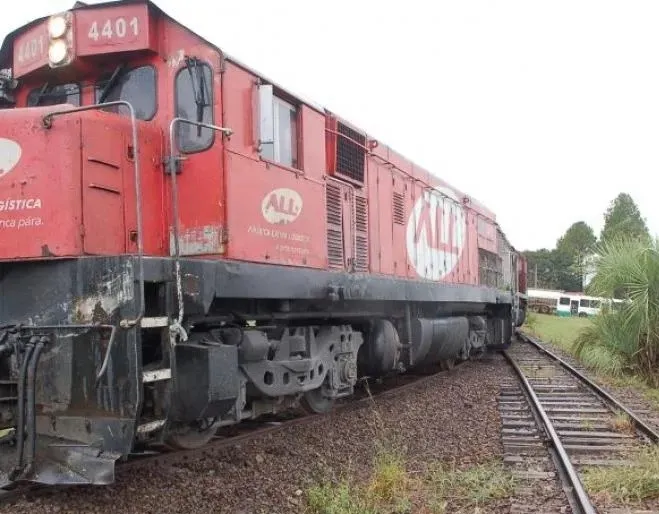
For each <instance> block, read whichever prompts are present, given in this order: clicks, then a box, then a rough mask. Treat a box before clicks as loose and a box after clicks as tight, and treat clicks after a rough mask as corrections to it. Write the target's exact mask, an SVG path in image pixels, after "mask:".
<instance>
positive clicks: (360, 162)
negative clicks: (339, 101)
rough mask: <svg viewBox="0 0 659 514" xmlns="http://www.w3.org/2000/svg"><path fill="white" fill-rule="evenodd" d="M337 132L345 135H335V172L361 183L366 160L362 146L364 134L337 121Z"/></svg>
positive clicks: (364, 140) (364, 141) (364, 138)
mask: <svg viewBox="0 0 659 514" xmlns="http://www.w3.org/2000/svg"><path fill="white" fill-rule="evenodd" d="M337 132H338V133H339V134H342V135H343V136H346V137H342V136H338V137H337V142H336V173H338V174H341V175H343V176H345V177H347V178H349V179H352V180H355V181H357V182H359V183H363V182H364V163H365V161H366V150H365V149H364V148H363V147H364V146H366V136H364V135H362V134H360V133H359V132H357V131H356V130H353V129H351V128H350V127H348V126H346V125H344V124H343V123H338V127H337ZM348 138H349V139H348ZM355 142H357V143H359V144H355ZM360 145H361V146H360Z"/></svg>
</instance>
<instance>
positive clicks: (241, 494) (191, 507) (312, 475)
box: [0, 354, 566, 514]
mask: <svg viewBox="0 0 659 514" xmlns="http://www.w3.org/2000/svg"><path fill="white" fill-rule="evenodd" d="M506 380H507V381H508V382H510V380H514V373H513V371H512V370H511V369H510V368H509V367H508V365H507V364H506V362H505V360H504V359H503V357H502V356H501V355H498V354H492V355H488V356H486V357H485V358H483V360H481V361H477V362H467V363H464V364H462V365H460V366H458V367H456V368H455V369H453V370H451V371H450V372H448V373H442V374H440V375H438V376H435V377H432V378H430V379H429V380H425V381H423V382H422V383H419V384H417V385H416V386H414V387H412V388H410V389H407V390H405V391H402V392H401V393H400V394H397V395H394V396H390V397H386V398H376V399H375V408H373V404H369V403H366V404H365V405H364V407H363V408H359V409H357V410H347V411H338V412H336V413H333V414H329V415H326V416H324V417H323V418H322V419H321V420H319V421H318V422H316V423H314V424H311V425H309V424H307V425H299V426H292V427H290V428H286V429H284V430H283V431H280V432H276V433H272V434H267V435H262V436H259V437H258V438H256V439H252V440H249V441H248V442H243V443H242V444H237V445H234V446H232V447H229V448H224V449H222V450H219V451H217V452H213V454H211V455H209V456H207V457H203V458H200V459H198V460H195V461H192V462H187V463H182V464H179V463H177V464H173V465H168V466H162V465H161V466H158V467H154V466H150V467H148V468H144V469H141V468H140V469H139V471H137V472H135V470H133V471H132V472H131V473H130V474H128V473H126V474H122V473H121V472H118V476H117V480H116V483H115V484H114V485H112V486H108V487H97V488H92V487H90V488H85V489H72V490H66V491H61V492H58V493H56V494H55V495H48V496H46V497H41V498H36V499H33V500H31V501H30V500H26V499H21V500H19V501H17V502H14V503H13V504H10V505H2V506H0V513H3V512H7V513H9V512H11V513H12V514H19V513H30V514H37V513H41V512H126V513H128V512H142V513H148V512H154V513H155V512H158V513H161V512H176V513H181V512H230V513H235V514H248V513H249V514H252V513H279V512H282V513H284V512H304V511H305V494H306V491H307V490H308V489H309V487H310V486H311V485H312V484H315V483H318V482H319V481H320V480H323V479H325V478H327V477H328V476H336V477H341V476H350V477H353V478H355V479H357V480H359V479H366V478H367V477H368V475H369V473H370V471H371V470H372V461H371V459H372V457H373V455H374V446H375V445H374V441H376V440H377V439H378V438H379V437H380V435H381V434H382V433H389V434H391V433H393V434H395V436H396V440H397V441H399V442H401V443H402V445H403V446H402V449H403V451H404V454H405V457H406V461H407V466H408V470H409V472H410V473H411V474H413V475H416V476H419V475H420V474H423V473H424V471H425V470H426V469H427V467H428V466H429V465H431V464H433V463H435V462H437V461H446V462H450V461H453V460H455V462H456V463H457V464H458V465H459V466H460V467H461V468H465V467H469V466H471V465H476V464H479V463H483V462H486V461H489V460H491V459H492V458H498V459H499V460H502V459H503V455H502V444H501V419H500V415H499V411H498V404H497V396H498V394H499V388H500V385H501V384H502V383H503V381H506ZM522 487H523V484H522ZM560 494H561V493H560V486H559V485H558V484H555V486H554V487H549V488H548V489H547V490H542V489H540V490H536V491H535V494H534V495H524V500H523V503H524V504H525V505H524V507H525V509H524V510H526V509H530V510H528V512H532V511H534V509H533V504H534V503H536V502H537V505H538V507H539V508H540V510H542V507H540V506H543V505H544V506H545V507H546V506H547V499H548V498H551V501H550V504H552V505H556V502H557V499H558V498H559V497H560ZM558 501H559V502H560V500H558ZM514 503H518V502H514ZM518 504H519V503H518ZM510 508H511V501H510V500H497V501H496V502H494V503H492V504H490V505H488V506H487V507H486V508H485V509H484V510H483V512H510ZM514 510H517V509H514ZM561 510H562V511H563V512H565V511H566V510H565V509H561ZM536 511H538V510H536ZM413 512H427V511H425V510H424V511H421V510H413ZM559 512H560V510H559Z"/></svg>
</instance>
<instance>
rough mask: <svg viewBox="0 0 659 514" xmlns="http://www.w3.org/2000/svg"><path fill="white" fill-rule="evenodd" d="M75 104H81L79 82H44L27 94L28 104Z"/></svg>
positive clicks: (31, 105) (33, 105)
mask: <svg viewBox="0 0 659 514" xmlns="http://www.w3.org/2000/svg"><path fill="white" fill-rule="evenodd" d="M58 104H73V105H75V106H76V107H78V106H79V105H80V86H79V85H78V84H57V85H52V86H51V85H49V84H47V83H46V84H44V85H43V86H41V87H38V88H35V89H33V90H32V91H30V92H29V93H28V95H27V106H28V107H36V106H38V105H58Z"/></svg>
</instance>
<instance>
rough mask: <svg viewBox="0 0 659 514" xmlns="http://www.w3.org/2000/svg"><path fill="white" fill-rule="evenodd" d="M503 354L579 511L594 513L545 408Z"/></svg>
mask: <svg viewBox="0 0 659 514" xmlns="http://www.w3.org/2000/svg"><path fill="white" fill-rule="evenodd" d="M503 355H504V357H505V358H506V360H507V361H508V362H509V363H510V365H511V366H512V368H513V369H514V370H515V373H517V375H518V376H519V379H520V381H521V383H522V385H523V387H524V391H525V392H526V394H527V395H528V397H529V400H530V404H531V407H532V408H533V409H534V410H535V411H536V413H537V414H538V416H539V417H540V419H541V420H542V424H543V426H544V429H545V432H546V433H547V435H548V436H549V439H550V440H551V443H552V445H553V447H554V449H555V450H556V453H557V454H558V461H559V463H560V465H561V467H562V468H563V471H564V472H565V475H566V476H567V481H568V482H569V484H570V486H571V487H572V492H573V494H574V498H575V500H576V504H577V507H578V508H579V509H580V512H582V513H584V514H596V513H597V511H596V510H595V507H594V505H593V504H592V502H591V501H590V498H589V497H588V494H586V491H585V489H584V487H583V484H582V483H581V480H580V479H579V475H578V473H577V471H576V470H575V469H574V466H572V462H571V461H570V458H569V457H568V454H567V452H566V451H565V447H564V446H563V443H562V442H561V440H560V438H559V437H558V434H557V433H556V430H555V429H554V425H553V423H552V422H551V420H550V419H549V416H547V413H546V411H545V409H544V408H543V407H542V404H541V403H540V400H539V399H538V397H537V395H536V394H535V391H534V390H533V386H532V385H531V383H530V382H529V381H528V379H527V378H526V375H524V372H523V371H522V370H521V369H520V367H519V366H518V365H517V363H516V362H515V360H514V359H513V358H512V357H511V356H510V355H509V354H508V352H507V351H505V350H504V351H503Z"/></svg>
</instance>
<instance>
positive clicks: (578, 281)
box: [523, 193, 650, 291]
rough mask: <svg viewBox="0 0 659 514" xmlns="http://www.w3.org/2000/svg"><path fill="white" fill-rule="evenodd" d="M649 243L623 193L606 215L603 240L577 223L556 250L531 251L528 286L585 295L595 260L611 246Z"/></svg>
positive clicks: (639, 218)
mask: <svg viewBox="0 0 659 514" xmlns="http://www.w3.org/2000/svg"><path fill="white" fill-rule="evenodd" d="M623 239H624V240H629V239H631V240H637V241H638V240H649V239H650V233H649V231H648V227H647V223H646V220H645V218H643V217H642V216H641V213H640V211H639V209H638V206H637V205H636V203H635V202H634V200H633V199H632V197H631V196H630V195H629V194H627V193H620V194H619V195H618V196H617V197H616V198H614V199H613V201H611V203H610V205H609V207H608V209H607V210H606V212H605V213H604V227H603V228H602V231H601V233H600V236H599V238H598V237H597V236H596V235H595V232H594V231H593V229H592V227H590V226H589V225H588V224H587V223H586V222H584V221H577V222H575V223H573V224H572V225H571V226H570V227H569V228H568V229H567V230H566V231H565V234H563V236H561V237H560V238H559V239H558V240H557V241H556V247H555V248H553V249H546V248H542V249H540V250H527V251H524V252H523V254H524V255H525V256H526V258H527V261H528V286H529V287H532V288H540V289H561V290H566V291H584V285H585V284H584V278H585V275H586V274H587V272H589V271H590V269H591V267H592V257H593V255H594V254H595V253H597V251H598V248H601V247H602V246H603V245H606V244H607V243H611V242H613V241H617V240H623Z"/></svg>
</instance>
